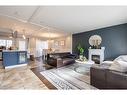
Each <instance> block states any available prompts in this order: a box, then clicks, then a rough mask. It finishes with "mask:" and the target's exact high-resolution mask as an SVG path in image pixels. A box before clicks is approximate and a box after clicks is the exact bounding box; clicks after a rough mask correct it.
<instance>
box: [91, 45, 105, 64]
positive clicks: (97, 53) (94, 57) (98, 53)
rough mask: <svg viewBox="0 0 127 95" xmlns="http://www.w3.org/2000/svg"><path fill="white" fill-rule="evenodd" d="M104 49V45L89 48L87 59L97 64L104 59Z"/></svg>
mask: <svg viewBox="0 0 127 95" xmlns="http://www.w3.org/2000/svg"><path fill="white" fill-rule="evenodd" d="M104 50H105V48H104V47H101V49H91V48H89V61H94V62H95V63H97V64H98V63H100V64H101V63H102V62H103V60H104Z"/></svg>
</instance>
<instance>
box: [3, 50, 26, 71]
mask: <svg viewBox="0 0 127 95" xmlns="http://www.w3.org/2000/svg"><path fill="white" fill-rule="evenodd" d="M2 54H3V66H4V67H5V69H6V68H13V67H19V66H24V65H27V63H28V62H27V51H19V50H3V52H2Z"/></svg>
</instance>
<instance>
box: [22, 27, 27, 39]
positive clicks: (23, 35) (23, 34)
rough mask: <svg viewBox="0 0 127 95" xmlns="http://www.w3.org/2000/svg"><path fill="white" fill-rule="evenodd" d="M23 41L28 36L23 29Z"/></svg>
mask: <svg viewBox="0 0 127 95" xmlns="http://www.w3.org/2000/svg"><path fill="white" fill-rule="evenodd" d="M22 37H23V39H26V36H25V30H24V29H23V35H22Z"/></svg>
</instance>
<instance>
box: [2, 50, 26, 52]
mask: <svg viewBox="0 0 127 95" xmlns="http://www.w3.org/2000/svg"><path fill="white" fill-rule="evenodd" d="M2 52H26V51H25V50H3V51H2Z"/></svg>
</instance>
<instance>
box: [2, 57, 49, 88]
mask: <svg viewBox="0 0 127 95" xmlns="http://www.w3.org/2000/svg"><path fill="white" fill-rule="evenodd" d="M44 65H45V64H43V62H42V60H41V59H38V60H36V61H33V62H32V61H31V62H29V64H28V66H24V67H18V68H13V69H6V70H5V69H3V68H2V67H1V68H0V89H32V90H38V89H42V90H46V89H48V88H47V87H46V85H45V84H44V83H43V82H42V81H41V80H40V79H39V78H38V77H37V76H36V75H35V74H34V73H33V72H32V71H31V70H30V69H31V68H35V67H44Z"/></svg>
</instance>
